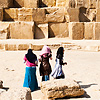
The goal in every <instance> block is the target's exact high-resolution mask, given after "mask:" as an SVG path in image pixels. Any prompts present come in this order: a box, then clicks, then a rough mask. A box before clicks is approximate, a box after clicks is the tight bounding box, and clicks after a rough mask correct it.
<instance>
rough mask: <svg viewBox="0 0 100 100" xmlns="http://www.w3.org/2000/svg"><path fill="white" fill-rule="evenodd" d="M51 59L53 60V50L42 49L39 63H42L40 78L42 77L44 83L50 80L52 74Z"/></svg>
mask: <svg viewBox="0 0 100 100" xmlns="http://www.w3.org/2000/svg"><path fill="white" fill-rule="evenodd" d="M49 58H50V59H51V60H52V54H51V49H50V48H49V47H48V46H46V45H45V46H44V47H43V48H42V51H41V54H40V58H39V61H40V62H41V63H40V76H42V81H47V80H49V75H50V73H51V65H50V63H49Z"/></svg>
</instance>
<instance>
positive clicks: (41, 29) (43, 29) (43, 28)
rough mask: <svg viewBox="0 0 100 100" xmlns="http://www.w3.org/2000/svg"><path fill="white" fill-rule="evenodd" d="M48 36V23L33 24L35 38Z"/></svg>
mask: <svg viewBox="0 0 100 100" xmlns="http://www.w3.org/2000/svg"><path fill="white" fill-rule="evenodd" d="M48 37H49V34H48V24H37V25H36V26H35V39H42V38H48Z"/></svg>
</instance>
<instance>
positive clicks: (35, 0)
mask: <svg viewBox="0 0 100 100" xmlns="http://www.w3.org/2000/svg"><path fill="white" fill-rule="evenodd" d="M24 7H25V8H38V7H39V0H24Z"/></svg>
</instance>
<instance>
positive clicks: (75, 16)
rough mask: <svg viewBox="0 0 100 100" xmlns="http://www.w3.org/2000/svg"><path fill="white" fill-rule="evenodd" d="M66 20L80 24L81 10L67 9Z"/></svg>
mask: <svg viewBox="0 0 100 100" xmlns="http://www.w3.org/2000/svg"><path fill="white" fill-rule="evenodd" d="M65 19H66V21H67V22H79V9H78V8H69V9H66V11H65Z"/></svg>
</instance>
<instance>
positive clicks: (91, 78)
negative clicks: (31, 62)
mask: <svg viewBox="0 0 100 100" xmlns="http://www.w3.org/2000/svg"><path fill="white" fill-rule="evenodd" d="M33 52H34V53H35V54H37V56H38V55H39V53H40V51H33ZM25 53H27V51H0V80H3V82H4V84H3V85H4V87H5V89H11V88H15V87H18V88H20V87H22V86H23V81H24V74H25V67H26V65H25V64H24V63H23V57H24V55H25ZM52 55H53V60H52V61H50V63H51V65H52V68H53V67H54V65H55V56H56V49H53V50H52ZM64 61H67V63H68V65H65V66H63V70H64V73H65V76H66V78H71V79H74V80H76V81H77V82H78V83H79V84H80V85H81V87H82V88H84V89H85V91H86V93H85V94H84V95H83V96H81V97H79V98H70V99H71V100H76V99H78V100H100V52H84V51H68V50H65V54H64ZM37 78H38V84H39V86H40V82H41V77H40V76H39V66H38V67H37ZM51 79H52V78H51ZM42 95H43V94H42V93H41V91H40V90H37V91H35V92H32V98H33V99H32V100H38V99H41V97H42ZM66 99H67V100H69V99H68V98H65V99H64V100H66ZM60 100H62V99H60Z"/></svg>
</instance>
